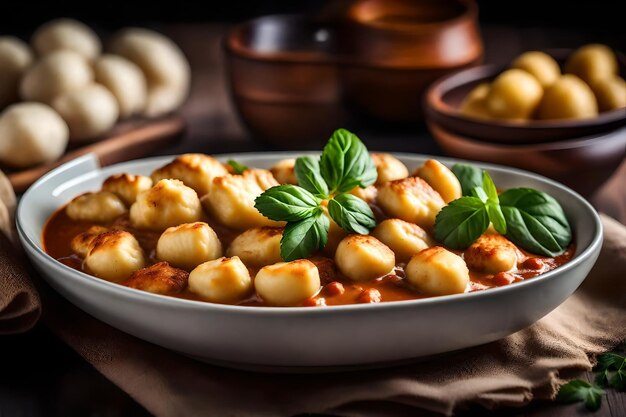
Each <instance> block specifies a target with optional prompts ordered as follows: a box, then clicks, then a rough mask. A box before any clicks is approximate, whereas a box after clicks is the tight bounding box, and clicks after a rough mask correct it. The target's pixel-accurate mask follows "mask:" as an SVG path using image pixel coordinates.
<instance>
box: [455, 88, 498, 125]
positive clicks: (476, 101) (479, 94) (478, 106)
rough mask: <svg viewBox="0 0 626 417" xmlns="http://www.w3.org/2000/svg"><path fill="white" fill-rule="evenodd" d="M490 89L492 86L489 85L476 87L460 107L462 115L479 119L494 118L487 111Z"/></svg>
mask: <svg viewBox="0 0 626 417" xmlns="http://www.w3.org/2000/svg"><path fill="white" fill-rule="evenodd" d="M490 89H491V86H490V85H489V83H482V84H479V85H477V86H476V87H474V88H473V89H472V90H471V91H470V92H469V93H468V94H467V96H465V99H464V100H463V102H462V103H461V106H460V107H459V111H460V112H461V114H464V115H465V116H468V117H474V118H477V119H490V118H492V116H491V114H490V113H489V110H488V109H487V95H488V94H489V90H490Z"/></svg>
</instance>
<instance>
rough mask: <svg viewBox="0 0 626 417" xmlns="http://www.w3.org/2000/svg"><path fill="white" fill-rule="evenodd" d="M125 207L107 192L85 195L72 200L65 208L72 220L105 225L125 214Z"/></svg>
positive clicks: (113, 195)
mask: <svg viewBox="0 0 626 417" xmlns="http://www.w3.org/2000/svg"><path fill="white" fill-rule="evenodd" d="M127 211H128V210H127V209H126V205H124V202H123V201H122V200H120V198H119V197H118V196H116V195H115V194H113V193H109V192H107V191H99V192H97V193H85V194H83V195H79V196H78V197H76V198H74V199H73V200H72V201H70V203H69V204H68V205H67V207H66V208H65V212H66V213H67V215H68V217H69V218H70V219H72V220H83V221H90V222H98V223H106V222H110V221H112V220H115V219H116V218H118V217H119V216H121V215H122V214H124V213H126V212H127Z"/></svg>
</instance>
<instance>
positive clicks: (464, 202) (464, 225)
mask: <svg viewBox="0 0 626 417" xmlns="http://www.w3.org/2000/svg"><path fill="white" fill-rule="evenodd" d="M487 227H489V216H488V214H487V209H486V206H485V203H483V202H482V201H481V200H480V198H478V197H461V198H459V199H457V200H454V201H452V202H450V204H448V205H447V206H445V207H444V208H443V209H441V211H440V212H439V214H438V215H437V217H436V219H435V238H436V239H437V240H438V241H439V242H442V243H443V244H444V245H445V246H447V247H449V248H452V249H465V248H467V247H468V246H469V245H471V244H472V243H473V242H474V241H475V240H476V239H478V237H480V235H482V234H483V233H484V232H485V230H487Z"/></svg>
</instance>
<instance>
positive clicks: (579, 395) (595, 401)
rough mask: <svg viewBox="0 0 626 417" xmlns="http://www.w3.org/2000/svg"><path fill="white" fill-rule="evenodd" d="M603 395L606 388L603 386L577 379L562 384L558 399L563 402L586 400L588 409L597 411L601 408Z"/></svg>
mask: <svg viewBox="0 0 626 417" xmlns="http://www.w3.org/2000/svg"><path fill="white" fill-rule="evenodd" d="M603 395H604V390H603V389H602V388H600V387H598V386H596V385H594V384H590V383H589V382H587V381H581V380H579V379H577V380H574V381H570V382H568V383H567V384H565V385H562V386H561V388H560V389H559V393H558V394H557V396H556V399H557V401H560V402H563V403H575V402H578V401H584V402H585V407H587V409H588V410H590V411H596V410H598V409H599V408H600V402H601V401H602V396H603Z"/></svg>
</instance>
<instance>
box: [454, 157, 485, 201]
mask: <svg viewBox="0 0 626 417" xmlns="http://www.w3.org/2000/svg"><path fill="white" fill-rule="evenodd" d="M452 173H453V174H454V175H456V177H457V179H458V180H459V182H460V183H461V189H462V190H463V195H465V196H471V195H473V194H472V190H473V189H474V187H480V188H483V173H482V171H481V170H480V168H477V167H475V166H473V165H467V164H454V166H453V167H452Z"/></svg>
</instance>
